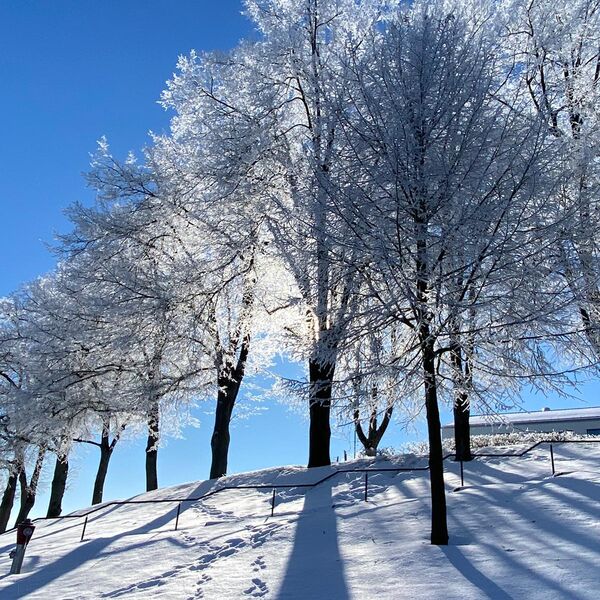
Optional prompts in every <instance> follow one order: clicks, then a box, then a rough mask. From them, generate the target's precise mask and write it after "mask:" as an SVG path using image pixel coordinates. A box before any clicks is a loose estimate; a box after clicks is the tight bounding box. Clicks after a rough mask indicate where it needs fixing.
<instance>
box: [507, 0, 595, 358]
mask: <svg viewBox="0 0 600 600" xmlns="http://www.w3.org/2000/svg"><path fill="white" fill-rule="evenodd" d="M503 6H504V9H505V16H504V20H505V22H506V25H507V31H508V34H507V35H506V38H505V39H506V44H507V47H508V48H510V49H511V50H512V52H513V54H514V56H515V61H516V64H517V68H518V72H519V74H520V76H521V78H522V80H523V82H524V85H526V87H527V90H528V97H529V99H530V102H531V105H532V108H533V109H534V110H535V111H537V112H538V113H539V115H540V116H541V117H542V118H543V119H544V121H545V123H546V125H547V127H548V129H549V131H550V132H551V134H552V135H553V136H554V137H555V138H556V144H557V146H560V148H561V150H562V155H563V178H562V180H561V185H560V186H559V187H558V188H557V190H556V200H557V207H556V209H557V211H560V212H561V213H562V215H563V217H564V219H565V226H564V228H563V235H562V239H561V240H560V244H559V245H558V247H557V252H558V253H559V257H560V260H559V261H558V262H559V264H558V266H557V270H558V272H559V273H561V274H562V276H563V277H564V278H565V279H566V281H567V282H568V284H569V286H570V288H571V291H572V293H573V296H574V297H575V299H576V302H577V306H578V310H579V315H580V319H581V322H582V325H583V329H584V332H585V335H586V336H587V338H588V342H589V344H590V345H591V347H592V348H593V349H594V351H595V353H596V355H598V352H599V351H600V335H599V333H598V331H599V330H598V327H599V326H600V291H599V285H598V281H599V276H600V271H599V270H598V233H597V232H598V224H599V221H598V204H597V203H598V196H599V192H600V170H599V169H600V158H599V156H600V154H599V152H600V114H599V112H598V106H599V102H600V2H598V0H574V1H573V2H566V1H563V0H559V1H558V2H551V1H549V0H533V1H529V2H511V1H508V0H507V1H506V2H504V3H503Z"/></svg>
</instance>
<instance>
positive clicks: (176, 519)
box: [175, 502, 181, 531]
mask: <svg viewBox="0 0 600 600" xmlns="http://www.w3.org/2000/svg"><path fill="white" fill-rule="evenodd" d="M180 512H181V502H180V503H179V504H178V505H177V516H176V517H175V531H177V527H178V526H179V513H180Z"/></svg>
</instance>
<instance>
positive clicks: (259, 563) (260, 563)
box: [251, 556, 267, 573]
mask: <svg viewBox="0 0 600 600" xmlns="http://www.w3.org/2000/svg"><path fill="white" fill-rule="evenodd" d="M263 559H264V556H259V557H258V558H257V559H256V560H255V561H254V562H253V563H252V564H251V566H252V567H254V568H253V569H252V570H253V571H254V572H255V573H258V572H259V571H261V570H262V569H266V568H267V565H266V563H265V561H264V560H263Z"/></svg>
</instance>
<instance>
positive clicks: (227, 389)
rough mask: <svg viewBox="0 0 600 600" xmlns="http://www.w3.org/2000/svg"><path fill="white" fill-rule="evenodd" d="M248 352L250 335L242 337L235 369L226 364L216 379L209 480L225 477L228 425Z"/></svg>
mask: <svg viewBox="0 0 600 600" xmlns="http://www.w3.org/2000/svg"><path fill="white" fill-rule="evenodd" d="M249 350H250V335H249V334H246V335H245V336H244V339H243V342H242V347H241V350H240V354H239V357H238V360H237V364H236V366H235V368H232V366H231V364H226V365H225V366H224V367H223V368H222V370H221V373H220V374H219V376H218V378H217V384H218V386H219V389H218V391H217V409H216V411H215V426H214V429H213V434H212V437H211V440H210V447H211V451H212V461H211V465H210V478H211V479H215V478H217V477H223V476H225V475H227V461H228V456H229V442H230V440H231V436H230V433H229V424H230V423H231V416H232V414H233V407H234V406H235V402H236V400H237V396H238V392H239V391H240V386H241V384H242V379H243V378H244V371H245V369H246V361H247V360H248V352H249Z"/></svg>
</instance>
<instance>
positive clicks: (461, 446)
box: [450, 342, 473, 461]
mask: <svg viewBox="0 0 600 600" xmlns="http://www.w3.org/2000/svg"><path fill="white" fill-rule="evenodd" d="M450 360H451V361H452V367H453V370H454V389H455V394H454V406H453V413H454V446H455V451H454V460H456V461H461V460H462V461H469V460H473V455H472V454H471V427H470V425H469V417H470V414H471V410H470V408H469V395H468V393H467V386H468V385H469V383H470V373H469V371H470V367H469V361H468V360H465V361H464V364H463V358H462V348H461V346H460V344H459V343H458V342H456V343H455V344H453V347H452V349H451V351H450Z"/></svg>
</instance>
